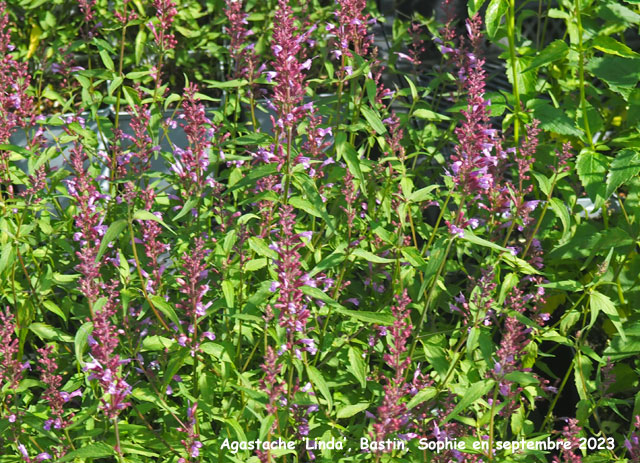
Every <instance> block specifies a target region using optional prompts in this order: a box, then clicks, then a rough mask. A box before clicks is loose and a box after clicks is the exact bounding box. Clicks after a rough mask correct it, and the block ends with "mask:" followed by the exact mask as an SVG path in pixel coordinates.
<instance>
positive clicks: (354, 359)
mask: <svg viewBox="0 0 640 463" xmlns="http://www.w3.org/2000/svg"><path fill="white" fill-rule="evenodd" d="M347 370H349V371H350V372H351V373H352V374H353V376H355V377H356V379H357V380H358V381H360V385H361V386H362V388H363V389H364V388H365V387H367V372H366V367H365V365H364V360H362V352H361V351H360V350H359V349H356V348H355V347H349V364H348V365H347Z"/></svg>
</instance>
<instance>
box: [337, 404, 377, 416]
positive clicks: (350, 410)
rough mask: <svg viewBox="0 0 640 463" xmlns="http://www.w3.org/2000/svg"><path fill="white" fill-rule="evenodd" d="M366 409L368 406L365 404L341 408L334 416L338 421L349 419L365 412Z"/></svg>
mask: <svg viewBox="0 0 640 463" xmlns="http://www.w3.org/2000/svg"><path fill="white" fill-rule="evenodd" d="M367 408H369V404H366V403H360V404H355V405H347V406H345V407H342V408H341V409H340V410H338V413H337V414H336V416H337V418H338V419H344V418H351V417H352V416H354V415H357V414H358V413H360V412H362V411H364V410H366V409H367Z"/></svg>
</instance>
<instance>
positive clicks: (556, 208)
mask: <svg viewBox="0 0 640 463" xmlns="http://www.w3.org/2000/svg"><path fill="white" fill-rule="evenodd" d="M549 204H551V209H553V212H555V214H556V215H557V216H558V217H559V218H560V221H561V222H562V229H563V230H564V231H563V233H562V241H565V240H566V239H567V238H568V237H569V234H570V233H571V218H570V217H569V211H568V210H567V206H566V205H565V204H564V203H563V202H562V201H561V200H560V199H559V198H551V199H550V200H549Z"/></svg>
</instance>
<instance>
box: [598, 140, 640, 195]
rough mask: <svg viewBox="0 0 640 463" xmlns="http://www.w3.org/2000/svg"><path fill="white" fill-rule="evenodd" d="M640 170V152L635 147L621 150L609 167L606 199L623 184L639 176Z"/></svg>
mask: <svg viewBox="0 0 640 463" xmlns="http://www.w3.org/2000/svg"><path fill="white" fill-rule="evenodd" d="M639 172H640V153H638V151H637V150H634V149H623V150H621V151H619V152H618V154H617V155H616V157H615V159H614V160H613V161H612V162H611V166H610V167H609V174H608V175H607V190H606V193H605V196H604V199H609V197H610V196H611V195H612V194H613V193H614V192H615V191H616V190H617V189H618V188H619V187H620V186H621V185H623V184H625V183H626V182H628V181H629V180H631V179H632V178H633V177H635V176H637V175H638V173H639Z"/></svg>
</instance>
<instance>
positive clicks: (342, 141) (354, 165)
mask: <svg viewBox="0 0 640 463" xmlns="http://www.w3.org/2000/svg"><path fill="white" fill-rule="evenodd" d="M336 148H337V151H338V156H339V157H340V158H344V160H345V162H346V163H347V167H348V168H349V172H351V175H353V176H354V177H355V178H357V179H358V181H359V182H360V188H361V189H362V188H364V184H365V180H364V175H362V169H360V159H359V158H358V152H357V151H356V149H355V148H354V147H353V146H352V145H351V143H349V142H347V136H346V135H345V134H344V133H342V132H340V133H339V134H338V135H337V136H336Z"/></svg>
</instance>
